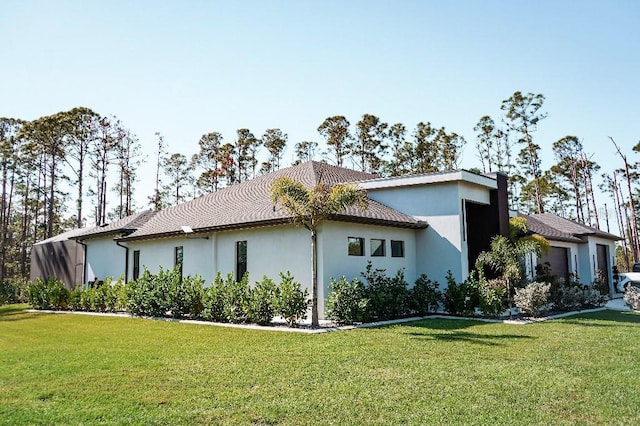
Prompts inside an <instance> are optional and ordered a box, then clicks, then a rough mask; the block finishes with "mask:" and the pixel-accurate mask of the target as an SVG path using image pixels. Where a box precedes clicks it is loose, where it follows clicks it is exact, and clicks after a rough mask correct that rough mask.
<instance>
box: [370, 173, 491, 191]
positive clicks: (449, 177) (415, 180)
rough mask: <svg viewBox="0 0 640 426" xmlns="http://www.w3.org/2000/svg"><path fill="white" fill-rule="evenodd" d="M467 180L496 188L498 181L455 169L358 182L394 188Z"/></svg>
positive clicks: (374, 186) (373, 187) (372, 187)
mask: <svg viewBox="0 0 640 426" xmlns="http://www.w3.org/2000/svg"><path fill="white" fill-rule="evenodd" d="M456 181H459V182H468V183H471V184H475V185H479V186H484V187H487V188H490V189H496V188H497V187H498V183H497V181H496V180H495V179H493V178H490V177H488V176H482V175H478V174H476V173H471V172H469V171H467V170H456V171H453V172H442V173H429V174H424V175H413V176H400V177H390V178H381V179H373V180H365V181H360V182H358V185H359V186H360V187H361V188H363V189H380V188H395V187H402V186H416V185H429V184H434V183H445V182H456Z"/></svg>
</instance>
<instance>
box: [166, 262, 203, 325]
mask: <svg viewBox="0 0 640 426" xmlns="http://www.w3.org/2000/svg"><path fill="white" fill-rule="evenodd" d="M159 275H160V274H159ZM161 279H162V280H163V281H162V282H159V283H158V285H160V286H161V287H162V288H165V289H166V292H167V293H166V304H167V311H168V312H170V313H171V316H172V317H173V318H186V317H190V318H198V317H200V315H201V313H202V309H203V304H202V298H203V296H204V280H203V279H202V277H200V276H195V277H191V276H187V277H183V276H182V273H181V271H180V269H179V268H175V269H173V270H167V271H165V274H164V276H163V277H162V278H161Z"/></svg>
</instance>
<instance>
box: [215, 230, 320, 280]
mask: <svg viewBox="0 0 640 426" xmlns="http://www.w3.org/2000/svg"><path fill="white" fill-rule="evenodd" d="M237 241H247V271H248V272H249V276H250V280H251V283H254V282H255V281H258V280H261V279H262V277H263V276H264V275H266V276H268V277H269V278H272V279H273V280H275V281H276V282H278V281H279V279H280V275H279V274H280V272H287V271H289V272H291V275H292V276H293V277H294V278H295V279H296V281H299V282H300V283H301V284H303V286H305V287H307V288H309V291H311V289H310V285H311V233H310V232H309V231H307V230H306V229H305V228H303V227H297V226H294V225H285V226H271V227H264V228H254V229H250V230H243V231H229V232H221V233H218V234H217V244H216V250H215V256H214V257H215V262H216V264H217V270H218V271H220V272H222V273H223V274H224V275H226V274H228V273H229V272H232V273H234V275H235V269H236V242H237Z"/></svg>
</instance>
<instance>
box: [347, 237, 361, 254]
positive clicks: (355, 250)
mask: <svg viewBox="0 0 640 426" xmlns="http://www.w3.org/2000/svg"><path fill="white" fill-rule="evenodd" d="M348 242H349V248H348V251H349V256H364V238H360V237H349V239H348Z"/></svg>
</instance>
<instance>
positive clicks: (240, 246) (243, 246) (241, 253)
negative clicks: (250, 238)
mask: <svg viewBox="0 0 640 426" xmlns="http://www.w3.org/2000/svg"><path fill="white" fill-rule="evenodd" d="M245 272H247V242H246V241H236V281H240V280H242V277H243V276H244V274H245Z"/></svg>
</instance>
